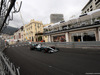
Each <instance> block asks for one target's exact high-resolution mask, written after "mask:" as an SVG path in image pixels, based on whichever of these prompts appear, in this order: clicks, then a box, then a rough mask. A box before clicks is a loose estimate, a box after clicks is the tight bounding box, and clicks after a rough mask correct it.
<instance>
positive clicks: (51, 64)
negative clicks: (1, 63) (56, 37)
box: [4, 43, 100, 75]
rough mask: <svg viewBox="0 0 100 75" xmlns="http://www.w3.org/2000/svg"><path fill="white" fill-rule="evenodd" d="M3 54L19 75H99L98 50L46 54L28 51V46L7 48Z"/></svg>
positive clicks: (68, 50) (99, 59) (16, 45)
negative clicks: (18, 71)
mask: <svg viewBox="0 0 100 75" xmlns="http://www.w3.org/2000/svg"><path fill="white" fill-rule="evenodd" d="M4 53H5V54H6V55H7V56H8V57H9V58H10V61H11V62H13V63H14V64H15V65H16V66H19V67H20V74H21V75H97V74H98V75H100V50H96V49H66V48H60V50H59V52H57V53H53V54H48V53H43V52H38V51H30V47H29V45H28V44H24V43H23V44H21V43H20V44H15V45H11V46H9V47H8V48H7V49H6V50H5V51H4Z"/></svg>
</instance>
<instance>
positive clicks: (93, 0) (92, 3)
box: [82, 0, 100, 14]
mask: <svg viewBox="0 0 100 75" xmlns="http://www.w3.org/2000/svg"><path fill="white" fill-rule="evenodd" d="M96 9H100V0H89V2H88V3H87V4H86V5H85V6H84V8H83V9H82V14H85V13H87V12H90V11H93V10H96Z"/></svg>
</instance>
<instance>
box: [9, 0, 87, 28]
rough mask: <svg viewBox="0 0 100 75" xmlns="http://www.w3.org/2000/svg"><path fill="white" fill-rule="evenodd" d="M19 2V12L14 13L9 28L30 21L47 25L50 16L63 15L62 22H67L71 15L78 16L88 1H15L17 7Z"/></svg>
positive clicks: (18, 26)
mask: <svg viewBox="0 0 100 75" xmlns="http://www.w3.org/2000/svg"><path fill="white" fill-rule="evenodd" d="M20 1H22V7H21V10H20V12H19V13H15V14H14V19H13V21H10V23H9V25H10V26H13V27H17V28H20V27H21V26H23V25H25V24H28V23H29V22H30V20H32V19H34V20H36V21H42V22H43V24H49V23H50V14H63V16H64V20H65V21H67V20H68V19H70V18H71V17H72V16H73V15H75V16H78V15H80V14H81V10H82V8H83V7H84V6H85V5H86V4H87V2H88V1H89V0H16V2H18V4H19V5H20ZM16 8H18V5H17V4H16ZM20 14H21V15H22V18H21V16H20Z"/></svg>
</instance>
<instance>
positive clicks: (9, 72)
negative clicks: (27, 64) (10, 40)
mask: <svg viewBox="0 0 100 75" xmlns="http://www.w3.org/2000/svg"><path fill="white" fill-rule="evenodd" d="M0 55H1V65H2V68H3V73H2V75H20V72H19V69H20V68H19V67H18V68H16V67H15V65H14V64H13V63H11V62H10V60H9V58H7V56H6V55H4V54H3V53H0Z"/></svg>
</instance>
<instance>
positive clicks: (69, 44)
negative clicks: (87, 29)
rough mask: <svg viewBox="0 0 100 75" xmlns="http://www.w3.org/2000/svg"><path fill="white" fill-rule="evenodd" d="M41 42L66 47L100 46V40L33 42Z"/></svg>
mask: <svg viewBox="0 0 100 75" xmlns="http://www.w3.org/2000/svg"><path fill="white" fill-rule="evenodd" d="M32 43H41V44H43V45H46V46H55V47H64V48H100V41H87V42H32Z"/></svg>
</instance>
